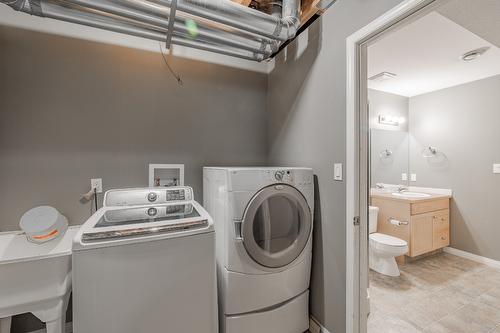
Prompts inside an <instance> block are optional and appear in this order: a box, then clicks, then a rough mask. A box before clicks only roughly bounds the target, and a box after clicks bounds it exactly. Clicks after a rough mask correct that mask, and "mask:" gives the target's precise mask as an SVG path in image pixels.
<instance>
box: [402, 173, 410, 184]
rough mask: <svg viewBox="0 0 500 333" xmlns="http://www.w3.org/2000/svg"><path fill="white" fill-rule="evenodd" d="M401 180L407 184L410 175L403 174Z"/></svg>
mask: <svg viewBox="0 0 500 333" xmlns="http://www.w3.org/2000/svg"><path fill="white" fill-rule="evenodd" d="M401 180H402V181H405V182H406V181H407V180H408V174H407V173H402V174H401Z"/></svg>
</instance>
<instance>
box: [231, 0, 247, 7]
mask: <svg viewBox="0 0 500 333" xmlns="http://www.w3.org/2000/svg"><path fill="white" fill-rule="evenodd" d="M232 1H233V2H236V3H239V4H240V5H243V6H245V7H248V6H250V3H251V2H252V0H232Z"/></svg>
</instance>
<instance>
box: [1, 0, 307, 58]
mask: <svg viewBox="0 0 500 333" xmlns="http://www.w3.org/2000/svg"><path fill="white" fill-rule="evenodd" d="M274 1H276V5H277V4H279V1H280V0H274ZM175 2H177V9H178V14H176V13H174V15H170V14H172V6H173V5H174V6H175ZM2 3H3V4H6V5H8V6H10V7H11V8H13V9H14V10H16V11H21V12H25V13H28V14H31V15H36V16H41V17H48V18H53V19H57V20H61V21H67V22H73V23H77V24H83V25H87V26H91V27H95V28H101V29H105V30H110V31H115V32H119V33H124V34H128V35H133V36H138V37H143V38H148V39H153V40H159V41H163V42H165V41H166V40H167V32H170V33H169V34H168V35H169V37H171V38H172V44H177V45H185V46H189V47H194V48H199V49H204V50H207V51H210V52H216V53H222V54H227V55H231V56H236V57H240V58H245V59H251V60H256V61H262V60H264V59H267V58H268V57H269V56H270V55H271V54H272V53H274V52H275V51H276V50H277V49H278V48H279V46H280V45H281V44H282V42H284V41H286V40H288V39H290V38H293V37H294V36H295V35H296V33H297V30H298V28H299V26H300V17H299V14H300V0H283V2H282V3H283V8H282V15H281V17H282V18H280V15H279V13H277V12H276V11H275V12H274V15H269V14H266V13H263V12H260V11H257V10H254V9H252V8H249V7H245V6H242V5H240V4H236V3H234V2H232V1H231V0H176V1H173V0H0V4H2ZM276 7H278V6H276ZM174 12H175V11H174ZM172 16H175V18H173V17H172ZM188 19H189V20H191V19H193V20H195V21H196V23H197V26H196V27H195V31H194V33H193V31H192V30H189V29H188V28H187V27H186V22H187V20H188ZM171 33H173V36H172V35H171Z"/></svg>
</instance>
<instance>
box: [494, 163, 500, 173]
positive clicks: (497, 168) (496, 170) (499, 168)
mask: <svg viewBox="0 0 500 333" xmlns="http://www.w3.org/2000/svg"><path fill="white" fill-rule="evenodd" d="M493 173H500V164H493Z"/></svg>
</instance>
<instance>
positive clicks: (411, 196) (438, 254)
mask: <svg viewBox="0 0 500 333" xmlns="http://www.w3.org/2000/svg"><path fill="white" fill-rule="evenodd" d="M472 6H473V7H474V8H472ZM497 9H498V8H497ZM493 10H494V8H493V7H491V6H487V5H485V4H484V3H483V4H481V3H477V4H476V3H475V4H474V5H472V4H470V3H469V5H468V4H465V3H462V4H460V3H459V2H457V1H451V2H447V3H445V4H444V5H443V6H440V7H437V8H436V9H435V10H434V11H432V12H431V13H428V14H426V15H424V16H421V17H419V18H418V19H415V20H414V21H413V22H411V23H409V24H407V25H404V26H403V27H401V28H399V29H397V30H395V31H394V32H392V33H390V34H388V35H386V36H383V37H382V38H381V39H380V40H378V41H376V42H375V43H374V44H372V45H370V46H369V47H368V88H369V91H368V100H369V124H370V135H369V150H370V151H369V156H370V157H369V161H370V193H369V202H370V207H369V246H368V248H369V266H370V272H369V291H368V294H369V313H370V314H369V319H368V331H369V332H370V333H378V332H405V333H409V332H433V333H435V332H449V333H451V332H453V333H457V332H482V333H488V332H498V331H497V330H496V329H498V328H497V325H498V323H499V321H500V273H499V271H498V270H497V268H498V260H500V245H499V244H500V242H499V241H498V236H499V235H500V223H499V222H500V218H499V216H500V205H499V203H500V201H499V198H500V175H499V173H500V164H496V163H498V162H495V161H498V160H500V147H499V142H500V131H499V129H498V124H499V123H500V49H499V47H500V38H499V36H500V35H499V34H498V31H499V30H498V28H499V22H500V20H499V19H498V18H499V17H500V16H496V19H495V20H489V21H488V20H479V19H478V17H480V16H479V15H478V13H480V12H487V11H490V12H492V11H493ZM496 13H497V14H498V11H497V12H496ZM491 17H493V15H492V16H491Z"/></svg>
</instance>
